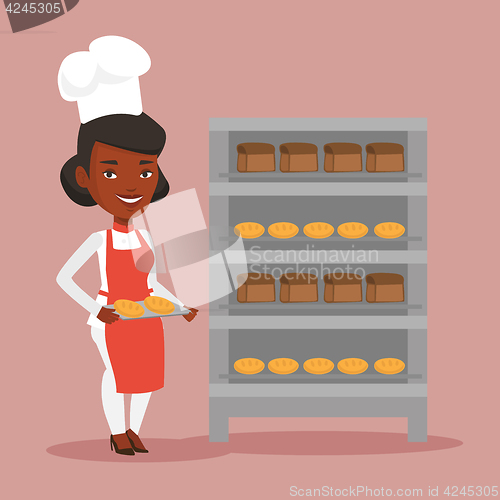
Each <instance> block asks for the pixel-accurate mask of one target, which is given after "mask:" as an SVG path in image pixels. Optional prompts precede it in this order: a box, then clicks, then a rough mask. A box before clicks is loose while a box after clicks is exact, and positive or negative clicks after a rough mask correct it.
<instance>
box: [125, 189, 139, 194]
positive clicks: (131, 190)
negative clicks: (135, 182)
mask: <svg viewBox="0 0 500 500" xmlns="http://www.w3.org/2000/svg"><path fill="white" fill-rule="evenodd" d="M136 189H137V188H134V189H127V191H128V192H129V193H133V192H134V191H135V190H136Z"/></svg>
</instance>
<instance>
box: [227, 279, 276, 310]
mask: <svg viewBox="0 0 500 500" xmlns="http://www.w3.org/2000/svg"><path fill="white" fill-rule="evenodd" d="M237 281H238V291H237V293H236V299H237V300H238V302H242V303H248V302H274V301H275V300H276V291H275V279H274V277H273V276H272V275H271V274H262V273H248V274H240V275H239V276H238V277H237Z"/></svg>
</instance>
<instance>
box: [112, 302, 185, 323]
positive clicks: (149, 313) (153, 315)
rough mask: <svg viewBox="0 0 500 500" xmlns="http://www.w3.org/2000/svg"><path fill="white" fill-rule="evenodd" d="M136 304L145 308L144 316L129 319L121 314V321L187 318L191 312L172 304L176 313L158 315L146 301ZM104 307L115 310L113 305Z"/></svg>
mask: <svg viewBox="0 0 500 500" xmlns="http://www.w3.org/2000/svg"><path fill="white" fill-rule="evenodd" d="M136 302H137V303H138V304H140V305H141V306H142V307H143V309H144V314H143V315H142V316H140V317H139V318H129V317H127V316H123V315H121V314H120V315H119V316H120V319H123V320H125V321H127V320H129V319H148V318H162V317H170V316H186V315H187V314H189V312H190V311H189V309H186V308H181V306H180V305H179V304H175V303H174V302H172V304H174V306H175V309H174V312H171V313H170V314H156V313H154V312H153V311H150V310H149V309H148V308H147V307H146V306H145V305H144V301H143V300H141V301H136ZM103 307H105V308H106V309H114V306H113V304H110V305H108V306H103ZM115 312H116V311H115ZM117 314H118V313H117Z"/></svg>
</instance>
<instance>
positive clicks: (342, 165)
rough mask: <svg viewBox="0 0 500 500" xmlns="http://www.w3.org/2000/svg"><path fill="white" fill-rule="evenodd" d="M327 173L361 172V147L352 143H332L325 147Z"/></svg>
mask: <svg viewBox="0 0 500 500" xmlns="http://www.w3.org/2000/svg"><path fill="white" fill-rule="evenodd" d="M323 150H324V152H325V172H361V171H362V170H363V159H362V156H361V146H360V145H359V144H353V143H351V142H331V143H329V144H325V145H324V146H323Z"/></svg>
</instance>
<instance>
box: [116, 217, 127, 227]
mask: <svg viewBox="0 0 500 500" xmlns="http://www.w3.org/2000/svg"><path fill="white" fill-rule="evenodd" d="M113 222H116V223H117V224H120V225H121V226H125V227H127V226H128V225H129V223H130V219H122V218H121V217H116V216H115V218H114V220H113Z"/></svg>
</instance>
